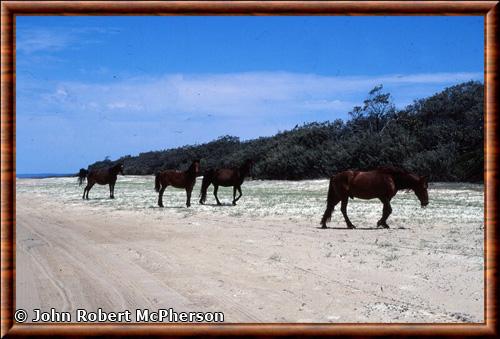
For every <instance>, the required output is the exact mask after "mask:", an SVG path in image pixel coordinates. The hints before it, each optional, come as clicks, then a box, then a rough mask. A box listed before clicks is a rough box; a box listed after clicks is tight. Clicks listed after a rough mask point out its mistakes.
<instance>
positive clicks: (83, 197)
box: [82, 184, 89, 199]
mask: <svg viewBox="0 0 500 339" xmlns="http://www.w3.org/2000/svg"><path fill="white" fill-rule="evenodd" d="M87 187H89V185H88V184H87V185H86V186H85V188H84V189H83V195H82V199H85V193H87Z"/></svg>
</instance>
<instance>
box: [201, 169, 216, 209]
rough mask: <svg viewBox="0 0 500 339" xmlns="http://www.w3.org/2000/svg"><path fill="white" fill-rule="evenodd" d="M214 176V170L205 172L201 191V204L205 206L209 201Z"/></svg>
mask: <svg viewBox="0 0 500 339" xmlns="http://www.w3.org/2000/svg"><path fill="white" fill-rule="evenodd" d="M213 176H214V170H213V169H211V170H208V171H205V174H203V181H202V182H201V191H200V204H202V205H203V204H204V203H205V200H206V199H207V190H208V186H210V184H211V183H212V178H213Z"/></svg>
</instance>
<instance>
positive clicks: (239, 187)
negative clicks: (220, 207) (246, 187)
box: [233, 186, 242, 205]
mask: <svg viewBox="0 0 500 339" xmlns="http://www.w3.org/2000/svg"><path fill="white" fill-rule="evenodd" d="M236 190H238V193H239V194H240V195H239V196H238V197H237V198H235V196H236ZM241 196H242V194H241V186H237V187H236V186H235V187H234V188H233V205H236V202H237V201H238V200H240V198H241Z"/></svg>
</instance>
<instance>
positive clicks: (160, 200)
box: [158, 186, 167, 207]
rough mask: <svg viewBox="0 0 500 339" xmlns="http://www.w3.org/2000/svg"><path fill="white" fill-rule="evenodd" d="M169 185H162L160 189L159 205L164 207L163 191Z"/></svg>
mask: <svg viewBox="0 0 500 339" xmlns="http://www.w3.org/2000/svg"><path fill="white" fill-rule="evenodd" d="M166 188H167V186H162V187H161V189H160V192H159V193H158V206H160V207H163V192H165V189H166Z"/></svg>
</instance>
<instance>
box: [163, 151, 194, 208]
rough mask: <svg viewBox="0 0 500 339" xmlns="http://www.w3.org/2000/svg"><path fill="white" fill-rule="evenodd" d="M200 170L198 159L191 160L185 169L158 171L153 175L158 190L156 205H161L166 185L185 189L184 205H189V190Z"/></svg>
mask: <svg viewBox="0 0 500 339" xmlns="http://www.w3.org/2000/svg"><path fill="white" fill-rule="evenodd" d="M199 172H200V160H193V162H192V164H191V166H189V168H188V169H187V170H185V171H176V170H166V171H163V172H159V173H157V174H156V177H155V190H156V192H158V193H159V194H158V206H160V207H163V192H165V189H166V188H167V186H174V187H175V188H184V189H186V195H187V199H186V206H187V207H189V206H191V192H192V191H193V187H194V184H195V183H196V177H197V176H198V173H199Z"/></svg>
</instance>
